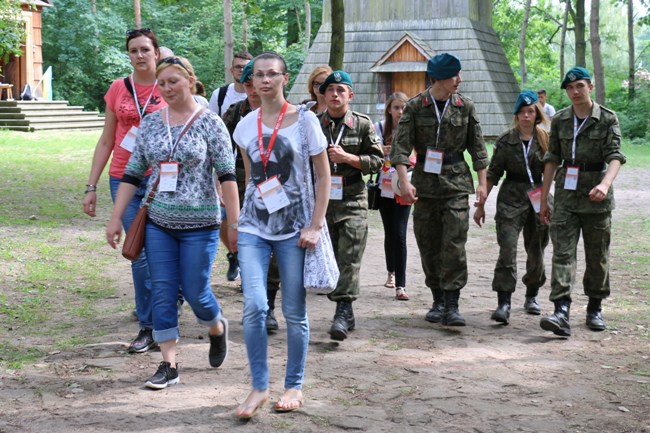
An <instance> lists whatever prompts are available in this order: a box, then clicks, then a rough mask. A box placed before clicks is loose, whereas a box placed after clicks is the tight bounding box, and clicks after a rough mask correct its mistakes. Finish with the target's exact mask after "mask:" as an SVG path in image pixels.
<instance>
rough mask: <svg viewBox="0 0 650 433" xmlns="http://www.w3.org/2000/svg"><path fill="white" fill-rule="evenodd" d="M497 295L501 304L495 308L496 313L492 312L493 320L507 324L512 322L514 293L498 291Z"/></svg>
mask: <svg viewBox="0 0 650 433" xmlns="http://www.w3.org/2000/svg"><path fill="white" fill-rule="evenodd" d="M497 297H498V302H499V304H498V307H497V309H496V310H494V313H492V320H494V321H495V322H499V323H503V324H504V325H507V324H508V323H510V299H511V297H512V293H510V292H497Z"/></svg>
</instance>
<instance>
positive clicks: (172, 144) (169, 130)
mask: <svg viewBox="0 0 650 433" xmlns="http://www.w3.org/2000/svg"><path fill="white" fill-rule="evenodd" d="M200 109H201V106H200V105H199V106H198V107H196V110H194V112H193V113H192V115H191V116H190V117H188V118H187V120H186V121H185V123H184V124H183V128H182V129H181V132H180V133H179V134H178V136H177V137H176V141H174V140H172V128H171V127H170V126H169V107H167V110H166V112H167V137H168V138H169V147H170V148H171V152H169V159H168V160H167V161H171V160H172V157H173V156H174V152H175V151H176V147H177V146H178V142H179V141H180V138H181V137H182V136H183V131H185V128H187V124H188V123H190V122H191V121H192V119H194V116H196V113H198V112H199V110H200Z"/></svg>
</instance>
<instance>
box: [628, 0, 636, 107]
mask: <svg viewBox="0 0 650 433" xmlns="http://www.w3.org/2000/svg"><path fill="white" fill-rule="evenodd" d="M627 50H628V53H627V81H628V87H627V99H628V100H629V101H632V100H633V99H634V96H635V95H634V93H635V90H636V89H635V87H636V83H635V82H634V75H635V72H636V62H635V57H634V56H635V54H634V2H633V1H632V0H627Z"/></svg>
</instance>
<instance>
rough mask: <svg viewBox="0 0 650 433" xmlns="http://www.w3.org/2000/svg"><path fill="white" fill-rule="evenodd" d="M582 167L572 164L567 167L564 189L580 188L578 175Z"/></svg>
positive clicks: (573, 189)
mask: <svg viewBox="0 0 650 433" xmlns="http://www.w3.org/2000/svg"><path fill="white" fill-rule="evenodd" d="M579 174H580V168H579V167H576V166H574V165H570V166H568V167H567V168H566V176H565V177H564V189H568V190H571V191H575V190H576V189H578V175H579Z"/></svg>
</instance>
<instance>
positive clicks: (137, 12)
mask: <svg viewBox="0 0 650 433" xmlns="http://www.w3.org/2000/svg"><path fill="white" fill-rule="evenodd" d="M133 10H134V11H135V28H136V29H139V28H140V26H141V24H142V20H141V18H140V0H133Z"/></svg>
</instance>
